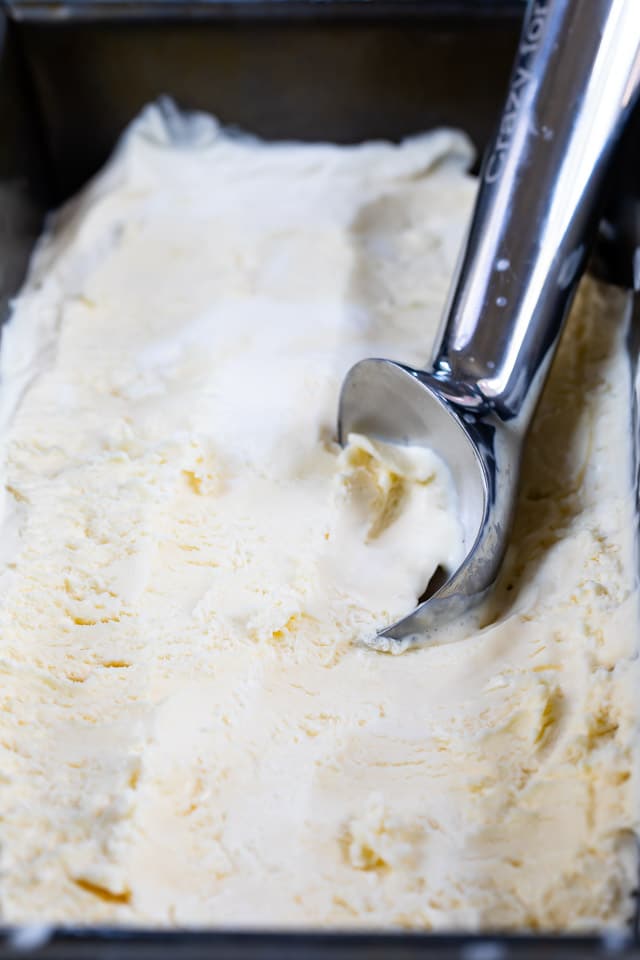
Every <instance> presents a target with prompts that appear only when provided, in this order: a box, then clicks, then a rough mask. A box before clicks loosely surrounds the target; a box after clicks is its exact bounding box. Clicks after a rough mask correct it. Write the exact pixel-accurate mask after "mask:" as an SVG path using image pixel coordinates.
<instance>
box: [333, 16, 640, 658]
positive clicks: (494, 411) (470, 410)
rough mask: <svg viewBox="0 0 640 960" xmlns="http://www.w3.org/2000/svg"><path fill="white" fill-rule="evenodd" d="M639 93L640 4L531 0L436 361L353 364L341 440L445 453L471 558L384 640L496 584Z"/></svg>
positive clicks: (417, 635) (406, 639)
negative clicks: (527, 454)
mask: <svg viewBox="0 0 640 960" xmlns="http://www.w3.org/2000/svg"><path fill="white" fill-rule="evenodd" d="M639 88H640V4H639V2H638V0H530V3H529V6H528V9H527V13H526V16H525V21H524V27H523V31H522V36H521V39H520V44H519V47H518V52H517V56H516V61H515V65H514V68H513V72H512V75H511V80H510V84H509V89H508V93H507V97H506V102H505V105H504V109H503V112H502V116H501V118H500V122H499V125H498V130H497V133H496V135H495V137H494V139H493V141H492V143H491V145H490V147H489V149H488V151H487V153H486V155H485V158H484V163H483V166H482V171H481V175H480V184H479V189H478V195H477V199H476V205H475V209H474V213H473V216H472V220H471V225H470V229H469V232H468V235H467V239H466V241H465V246H464V249H463V252H462V257H461V259H460V265H459V268H458V272H457V276H456V279H455V281H454V284H453V288H452V292H451V295H450V299H449V303H448V307H447V309H446V311H445V318H444V322H443V325H442V328H441V334H440V337H439V340H438V343H437V345H436V349H435V352H434V357H433V361H432V364H431V367H430V368H429V369H428V370H416V369H412V368H410V367H407V366H404V365H402V364H400V363H396V362H394V361H391V360H383V359H371V360H363V361H361V362H360V363H358V364H356V365H355V366H354V367H353V368H352V369H351V370H350V371H349V373H348V374H347V377H346V379H345V382H344V384H343V388H342V394H341V398H340V410H339V419H338V430H339V437H340V440H341V442H345V441H346V439H347V437H348V435H349V434H351V433H355V432H357V433H365V434H368V435H370V436H374V437H377V438H380V439H383V440H385V441H392V442H397V443H403V444H419V445H427V446H429V447H431V448H432V449H433V450H435V452H436V453H438V454H439V455H440V456H441V457H442V458H443V459H444V460H445V462H446V463H447V464H448V466H449V468H450V471H451V475H452V479H453V482H454V484H455V487H456V491H457V494H458V501H459V508H460V516H461V522H462V528H463V532H464V538H465V548H466V555H465V558H464V560H463V562H462V563H461V564H460V566H459V567H458V568H457V569H456V570H452V571H446V572H445V574H446V579H445V582H444V583H443V584H442V585H441V586H440V587H439V589H437V590H435V592H433V593H432V595H431V596H429V597H428V598H427V599H426V600H424V602H422V603H420V604H419V605H418V606H417V607H416V609H415V610H413V611H412V612H410V613H408V615H407V616H405V617H403V618H402V619H401V620H399V621H397V622H396V623H394V624H392V625H391V626H389V627H387V628H386V629H384V630H382V631H381V632H379V633H378V635H377V636H376V637H374V638H372V639H371V641H370V644H371V645H372V646H374V647H376V648H378V649H381V650H394V649H400V648H403V647H405V646H407V645H410V644H412V643H424V642H428V641H429V640H430V639H432V638H433V635H434V631H436V629H437V627H438V626H439V625H440V624H442V623H443V622H445V621H448V620H451V619H452V618H454V617H457V616H460V615H462V614H463V613H465V612H466V611H467V610H469V609H470V608H471V607H472V606H473V605H474V604H476V603H477V602H478V601H479V600H480V599H481V598H482V597H483V596H484V595H485V594H486V592H487V591H488V590H489V589H490V588H491V586H492V585H493V583H494V582H495V579H496V576H497V574H498V571H499V568H500V564H501V562H502V559H503V556H504V553H505V549H506V545H507V538H508V535H509V529H510V525H511V519H512V514H513V507H514V502H515V494H516V489H517V482H518V473H519V465H520V460H521V454H522V448H523V443H524V442H525V438H526V434H527V429H528V426H529V424H530V422H531V419H532V416H533V413H534V410H535V407H536V404H537V401H538V398H539V396H540V393H541V390H542V387H543V385H544V382H545V379H546V375H547V372H548V370H549V366H550V363H551V360H552V358H553V355H554V353H555V348H556V346H557V343H558V339H559V337H560V334H561V331H562V326H563V321H564V317H565V315H566V312H567V309H568V307H569V305H570V302H571V299H572V296H573V293H574V291H575V288H576V285H577V282H578V280H579V278H580V275H581V273H582V271H583V269H584V265H585V263H586V259H587V256H588V253H589V249H590V244H591V238H592V236H593V233H594V225H595V222H596V218H597V212H598V209H599V201H600V199H601V197H602V193H603V185H604V181H605V178H606V174H607V170H608V169H609V167H610V161H611V158H612V155H613V152H614V150H615V146H616V143H617V141H618V138H619V135H620V133H621V132H622V130H623V128H624V125H625V123H626V121H627V118H628V116H629V114H630V112H631V110H632V108H633V104H634V101H635V100H636V99H637V94H638V90H639ZM424 535H425V537H428V536H429V530H425V531H424Z"/></svg>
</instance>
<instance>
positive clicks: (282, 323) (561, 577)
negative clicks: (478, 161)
mask: <svg viewBox="0 0 640 960" xmlns="http://www.w3.org/2000/svg"><path fill="white" fill-rule="evenodd" d="M470 156H471V153H470V148H469V145H468V143H467V141H466V139H465V138H464V137H463V136H461V135H460V134H457V133H453V132H449V131H438V132H435V133H433V134H429V135H425V136H419V137H415V138H413V139H411V140H407V141H405V142H404V143H402V144H401V145H399V146H394V145H391V144H387V143H371V144H366V145H363V146H359V147H333V146H327V145H298V144H282V145H265V144H262V143H259V142H257V141H254V140H252V139H250V138H239V137H232V136H229V135H227V134H225V132H224V131H222V130H221V129H220V128H219V126H218V125H217V124H216V122H215V121H214V120H212V119H210V118H207V117H204V116H201V115H193V116H183V115H180V114H178V113H177V112H176V111H175V110H174V109H172V108H171V107H170V106H168V105H166V104H165V105H164V106H162V107H157V106H154V107H151V108H148V109H147V110H146V111H145V112H144V113H143V114H142V116H141V117H140V118H139V119H138V120H137V121H136V122H135V123H134V124H133V126H132V128H131V129H130V130H129V132H128V133H127V135H126V137H125V138H124V140H123V142H122V144H121V145H120V147H119V148H118V150H117V152H116V155H115V156H114V158H113V159H112V161H111V162H110V164H109V165H108V166H107V168H106V169H105V170H104V172H103V173H101V174H100V175H99V176H98V177H97V179H96V180H95V181H94V182H93V183H92V184H90V186H89V187H88V188H87V189H86V190H85V191H84V192H83V193H82V194H81V195H80V196H79V197H78V198H77V199H76V200H74V201H73V202H72V203H70V204H69V205H68V206H67V207H65V208H64V209H63V210H62V212H61V213H59V214H58V215H57V216H56V217H55V219H54V220H52V222H51V224H50V229H49V230H48V232H47V234H46V236H45V237H44V238H43V240H42V241H41V242H40V245H39V247H38V250H37V253H36V255H35V258H34V261H33V263H32V267H31V271H30V275H29V278H28V280H27V283H26V285H25V287H24V289H23V291H22V292H21V294H20V295H19V297H18V298H17V300H16V302H15V305H14V311H13V316H12V319H11V321H10V323H9V324H8V326H7V327H6V328H5V330H4V333H3V340H2V352H1V355H0V369H1V376H2V380H1V384H0V402H1V404H2V407H1V416H2V432H1V437H2V463H3V467H2V469H3V477H4V501H3V504H2V533H1V537H0V544H1V546H0V561H1V563H0V604H1V613H0V624H1V640H0V670H1V671H2V685H3V703H2V708H3V709H2V712H1V714H0V750H1V757H2V762H1V770H2V775H1V787H0V851H1V868H2V873H1V879H0V904H1V907H2V917H3V919H4V921H5V922H21V921H28V920H34V919H38V920H40V921H42V920H50V921H52V922H54V921H64V922H72V923H78V922H91V923H111V922H117V923H136V924H145V925H151V926H156V925H164V926H172V925H192V924H193V925H200V926H221V925H233V926H246V925H251V926H261V927H264V926H277V927H282V926H285V927H291V926H299V927H308V926H322V927H327V926H329V927H378V928H379V927H411V928H416V929H425V930H446V929H460V928H464V929H471V930H476V929H486V928H507V929H509V928H510V929H520V928H530V929H543V928H544V929H557V930H572V931H576V930H581V929H589V928H596V927H600V926H602V925H608V926H620V925H622V924H624V923H625V922H626V920H627V919H628V918H629V916H630V913H631V910H632V890H633V888H634V886H635V884H636V872H637V857H636V847H635V836H636V828H637V826H638V783H637V776H638V773H637V771H638V742H639V740H638V713H639V711H638V707H637V690H638V681H639V674H638V670H639V667H638V661H637V652H638V643H637V632H638V629H637V628H638V610H637V594H636V558H635V523H636V520H635V507H634V496H633V495H632V490H631V475H632V442H631V423H630V397H631V376H630V367H629V362H628V358H627V353H626V350H625V335H626V326H625V320H624V318H623V311H622V310H621V309H620V305H621V295H620V294H616V293H614V292H612V291H605V290H604V289H603V288H600V287H597V286H596V285H595V283H594V282H592V281H591V282H586V283H585V284H584V285H583V287H582V288H581V292H580V294H579V297H578V300H577V303H576V305H575V308H574V310H573V313H572V316H571V318H570V321H569V325H568V329H567V333H566V336H565V338H564V340H563V343H562V346H561V349H560V353H559V355H558V357H557V359H556V362H555V365H554V368H553V373H552V376H551V380H550V382H549V384H548V386H547V389H546V391H545V394H544V399H543V401H542V404H541V408H540V410H539V412H538V415H537V418H536V421H535V425H534V428H533V431H532V434H531V438H530V441H529V443H528V446H527V451H526V458H525V464H524V473H523V485H522V491H521V496H520V500H519V504H518V512H517V518H516V526H515V532H514V536H513V538H512V545H511V547H510V551H509V554H508V557H507V561H506V564H505V568H504V570H503V573H502V576H501V580H500V583H499V586H498V589H497V591H496V592H495V594H494V595H493V597H492V598H491V600H490V601H489V603H488V604H487V605H486V607H485V608H484V609H483V610H482V611H481V613H480V616H481V620H480V623H479V624H476V625H475V626H474V627H473V628H471V627H469V626H468V625H467V626H465V625H461V624H453V625H452V627H451V628H450V629H448V630H446V631H443V632H442V633H441V634H440V635H439V636H438V637H437V638H436V640H435V642H434V643H433V644H431V645H429V646H426V647H423V648H421V649H418V650H412V651H409V652H407V653H405V654H403V655H401V656H389V655H384V654H380V653H376V652H374V651H372V650H370V649H368V648H366V647H365V646H364V645H363V644H362V643H361V642H360V641H361V640H362V639H366V638H367V637H369V636H371V635H372V634H374V633H375V631H376V629H377V628H379V627H381V626H384V625H385V624H387V623H389V622H391V621H392V620H393V619H394V618H396V617H399V616H401V615H403V614H405V613H407V612H409V611H410V610H411V609H412V607H413V606H414V605H415V602H416V600H417V598H418V596H419V595H420V594H421V592H422V591H423V589H424V587H425V585H426V582H427V581H428V579H429V577H430V576H431V574H432V573H433V571H434V570H435V569H436V568H437V567H438V566H439V565H440V566H442V567H444V568H448V569H451V568H453V567H455V565H456V564H457V563H458V562H459V560H460V558H461V556H462V552H463V545H462V544H461V542H460V529H459V525H458V520H457V507H456V500H455V494H454V492H453V490H452V486H451V481H450V478H449V475H448V471H447V468H446V465H445V464H443V463H442V462H441V461H439V460H438V459H437V458H436V457H435V456H434V455H433V454H432V453H430V452H429V451H427V450H412V449H402V448H396V447H390V446H385V445H383V444H379V443H375V442H373V441H372V440H370V439H368V438H366V437H361V436H353V437H351V438H350V442H349V444H348V446H347V447H346V448H345V449H344V450H341V449H340V448H339V447H338V446H337V445H336V443H335V439H334V436H335V417H336V410H337V398H338V392H339V388H340V384H341V381H342V378H343V376H344V374H345V372H346V371H347V369H348V368H349V366H350V365H351V364H352V363H353V362H355V361H356V360H358V359H360V358H362V357H365V356H372V355H378V356H386V357H391V358H393V359H398V360H402V361H404V362H407V363H411V364H417V365H420V364H422V363H424V361H425V358H426V357H427V356H428V355H429V353H430V349H431V346H432V343H433V340H434V337H435V334H436V328H437V324H438V321H439V317H440V314H441V311H442V307H443V302H444V298H445V295H446V291H447V287H448V283H449V279H450V276H451V273H452V270H453V266H454V262H455V258H456V255H457V251H458V248H459V245H460V242H461V238H462V234H463V231H464V227H465V223H466V221H467V219H468V216H469V213H470V208H471V203H472V199H473V194H474V189H475V187H474V182H473V180H472V179H471V178H470V177H469V176H467V174H466V173H465V170H466V168H467V167H468V164H469V162H470Z"/></svg>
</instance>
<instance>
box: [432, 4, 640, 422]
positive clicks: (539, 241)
mask: <svg viewBox="0 0 640 960" xmlns="http://www.w3.org/2000/svg"><path fill="white" fill-rule="evenodd" d="M639 88H640V0H530V2H529V6H528V8H527V14H526V17H525V22H524V27H523V32H522V36H521V39H520V45H519V47H518V53H517V56H516V61H515V64H514V68H513V72H512V75H511V80H510V84H509V90H508V93H507V98H506V103H505V106H504V110H503V113H502V117H501V119H500V123H499V126H498V131H497V134H496V136H495V138H494V140H493V143H492V144H491V146H490V148H489V150H488V151H487V153H486V155H485V159H484V162H483V166H482V172H481V177H480V185H479V191H478V196H477V199H476V205H475V209H474V214H473V218H472V222H471V227H470V230H469V233H468V235H467V239H466V243H465V246H464V249H463V253H462V257H461V260H460V263H459V267H458V273H457V276H456V280H455V283H454V286H453V289H452V292H451V294H450V299H449V304H448V307H447V310H446V312H445V320H444V324H443V327H442V331H441V337H440V342H439V345H438V346H437V348H436V352H435V356H434V360H433V373H434V375H435V376H436V377H437V378H438V379H439V380H441V381H442V382H443V387H444V386H446V384H447V383H448V384H449V385H450V387H451V388H452V394H457V395H460V396H465V397H467V405H468V406H474V405H477V406H478V407H480V408H482V407H484V408H487V407H489V408H491V409H493V410H495V411H496V412H497V413H498V414H499V415H500V416H501V417H502V419H504V420H507V419H511V418H514V417H519V416H521V415H522V417H523V418H524V420H525V421H526V420H528V417H529V416H530V415H531V413H532V412H533V408H534V407H535V402H536V401H537V398H538V395H539V392H540V389H541V387H542V384H543V382H544V378H545V374H546V370H547V368H548V365H549V362H550V359H551V356H552V355H553V350H552V347H553V346H554V345H555V343H556V340H557V338H558V336H559V334H560V331H561V328H562V322H563V319H564V316H565V313H566V310H567V307H568V305H569V303H570V301H571V297H572V295H573V292H574V290H575V286H576V283H577V280H578V278H579V276H580V273H581V272H582V269H583V267H584V264H585V260H586V257H587V254H588V247H589V237H590V233H591V232H592V227H593V225H594V216H595V213H596V211H597V207H598V199H599V197H600V195H601V193H602V185H603V178H604V175H605V173H606V170H607V167H608V165H609V161H610V159H611V155H612V152H613V150H614V148H615V144H616V141H617V138H618V135H619V134H620V133H621V132H622V129H623V127H624V124H625V121H626V119H627V116H628V114H629V113H630V111H631V109H632V106H633V102H634V99H635V98H636V96H637V93H638V89H639ZM638 162H639V163H640V157H639V158H638Z"/></svg>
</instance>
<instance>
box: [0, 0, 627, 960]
mask: <svg viewBox="0 0 640 960" xmlns="http://www.w3.org/2000/svg"><path fill="white" fill-rule="evenodd" d="M638 2H639V3H640V0H638ZM522 11H523V0H191V2H181V0H155V2H152V0H67V2H43V0H0V129H1V130H2V137H1V138H0V311H1V312H2V316H3V317H5V316H6V314H7V308H8V302H9V300H10V298H11V297H12V296H13V295H14V294H15V292H16V291H17V290H18V288H19V286H20V283H21V282H22V279H23V276H24V271H25V268H26V265H27V263H28V259H29V255H30V252H31V249H32V247H33V243H34V240H35V238H36V237H37V235H38V233H39V231H40V229H41V226H42V221H43V216H44V213H45V212H46V210H47V209H50V208H51V207H53V206H57V205H58V204H59V203H61V202H62V201H63V200H64V199H65V198H66V197H68V196H69V195H70V194H71V193H73V192H74V191H75V190H77V189H78V188H79V187H80V186H81V185H82V184H83V183H84V182H85V181H86V179H87V178H88V177H89V176H91V175H92V174H93V173H94V172H95V171H96V170H97V169H98V168H99V167H100V166H101V164H102V163H103V162H104V161H105V160H106V159H107V157H108V155H109V152H110V150H111V148H112V147H113V144H114V142H115V140H116V138H117V136H118V135H119V133H120V132H121V131H122V129H123V128H124V127H125V125H126V124H127V123H128V122H129V121H130V120H131V119H132V118H133V117H134V116H135V115H136V114H137V112H138V111H139V110H140V108H141V107H142V106H144V104H146V103H148V102H149V101H150V100H153V99H154V98H156V97H157V96H159V95H160V94H163V93H167V94H171V95H172V96H173V97H174V98H175V99H176V100H177V102H178V103H179V104H180V105H182V106H184V107H189V108H199V109H203V110H207V111H210V112H212V113H215V114H216V115H217V116H218V117H219V118H220V119H221V120H222V121H223V122H224V123H226V124H229V125H232V126H237V127H241V128H245V129H247V130H250V131H252V132H254V133H257V134H260V135H262V136H264V137H267V138H270V139H293V138H295V139H301V140H333V141H336V142H339V143H349V142H357V141H360V140H363V139H371V138H386V139H399V138H401V137H403V136H404V135H407V134H409V133H414V132H416V131H421V130H425V129H429V128H431V127H434V126H438V125H447V126H454V127H461V128H462V129H464V130H466V131H467V132H468V133H469V134H470V135H471V137H472V138H473V140H474V141H475V143H476V146H477V147H478V149H479V150H482V149H483V147H484V145H485V143H486V141H487V139H488V137H489V135H490V133H491V128H492V125H493V122H494V118H495V116H496V113H497V110H498V107H499V105H500V103H501V100H502V97H503V95H504V90H505V86H506V81H507V78H508V75H509V71H510V67H511V61H512V57H513V52H514V49H515V44H516V41H517V37H518V33H519V27H520V19H521V15H522ZM479 78H480V79H479ZM627 165H628V161H627ZM616 196H617V197H619V196H620V195H619V194H617V195H616ZM624 209H625V211H626V214H627V216H626V220H625V222H624V223H622V221H620V220H619V218H617V217H616V216H614V214H612V216H611V223H612V224H613V223H614V222H615V223H621V224H622V228H621V229H618V230H617V231H615V230H612V229H611V225H610V227H609V229H608V231H605V232H606V237H605V239H606V244H602V245H601V252H603V253H604V256H601V257H600V259H599V260H598V264H599V266H600V269H601V272H602V270H603V269H604V268H606V271H607V272H608V275H609V276H612V275H613V276H616V277H617V278H618V279H620V278H622V279H623V280H626V281H627V282H628V280H629V277H630V276H631V269H630V264H631V258H630V256H629V250H628V239H629V229H631V233H633V223H632V224H631V228H629V216H628V212H629V209H630V208H629V205H628V204H625V207H624ZM625 231H626V232H625ZM636 236H640V233H638V234H633V238H632V242H634V241H635V237H636ZM639 263H640V258H639ZM638 272H639V273H640V267H638ZM637 279H638V285H640V277H638V278H637ZM629 302H631V301H629ZM25 950H28V951H29V952H30V953H35V955H37V956H41V957H50V958H52V960H53V958H63V957H65V958H66V957H70V958H89V957H91V958H96V957H97V958H105V960H106V958H109V960H111V958H116V960H125V958H126V960H129V958H130V960H140V958H143V957H144V958H151V957H156V956H165V957H169V956H172V957H173V956H176V957H179V958H181V960H186V958H189V960H196V958H198V960H199V958H201V957H205V956H207V957H209V956H211V957H217V958H230V960H253V958H257V957H259V958H261V960H276V958H277V960H288V958H294V957H296V958H297V957H303V958H305V960H321V958H325V957H331V958H332V960H355V958H362V960H364V958H367V960H382V958H385V960H386V958H398V960H401V958H412V957H417V956H420V955H423V954H426V955H429V956H430V957H434V958H453V957H457V956H461V957H462V958H463V960H507V958H509V957H511V956H514V957H519V958H522V960H525V958H526V960H529V958H532V960H538V958H541V957H543V956H544V957H546V958H549V960H551V958H556V957H557V958H559V960H578V958H586V957H596V956H610V955H611V954H613V953H616V954H619V953H625V954H626V955H627V956H634V957H638V958H640V940H639V939H638V937H637V934H636V933H635V932H634V931H629V934H628V936H626V937H625V936H615V937H614V936H611V935H603V936H602V937H598V936H592V937H571V938H566V937H548V936H545V937H536V936H522V937H517V936H509V937H502V936H496V937H492V936H488V935H483V936H466V935H465V936H458V935H455V934H452V935H451V936H442V935H437V936H431V935H428V934H416V933H411V934H402V933H397V934H395V933H394V934H385V933H379V934H378V933H371V934H368V933H353V934H343V933H331V932H308V933H307V932H295V933H278V932H260V931H251V932H242V931H239V932H229V931H224V932H216V931H213V930H212V931H204V932H201V933H198V932H194V933H192V932H190V933H180V932H176V933H171V932H164V931H163V932H155V931H147V932H143V931H137V930H136V931H129V930H123V929H121V928H118V929H115V928H111V929H85V930H82V929H80V930H68V929H66V930H65V929H58V930H54V929H48V928H45V927H43V928H42V929H40V928H38V929H35V928H34V929H29V930H11V929H7V928H5V929H4V930H0V954H4V955H14V954H17V953H20V954H23V953H24V951H25Z"/></svg>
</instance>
